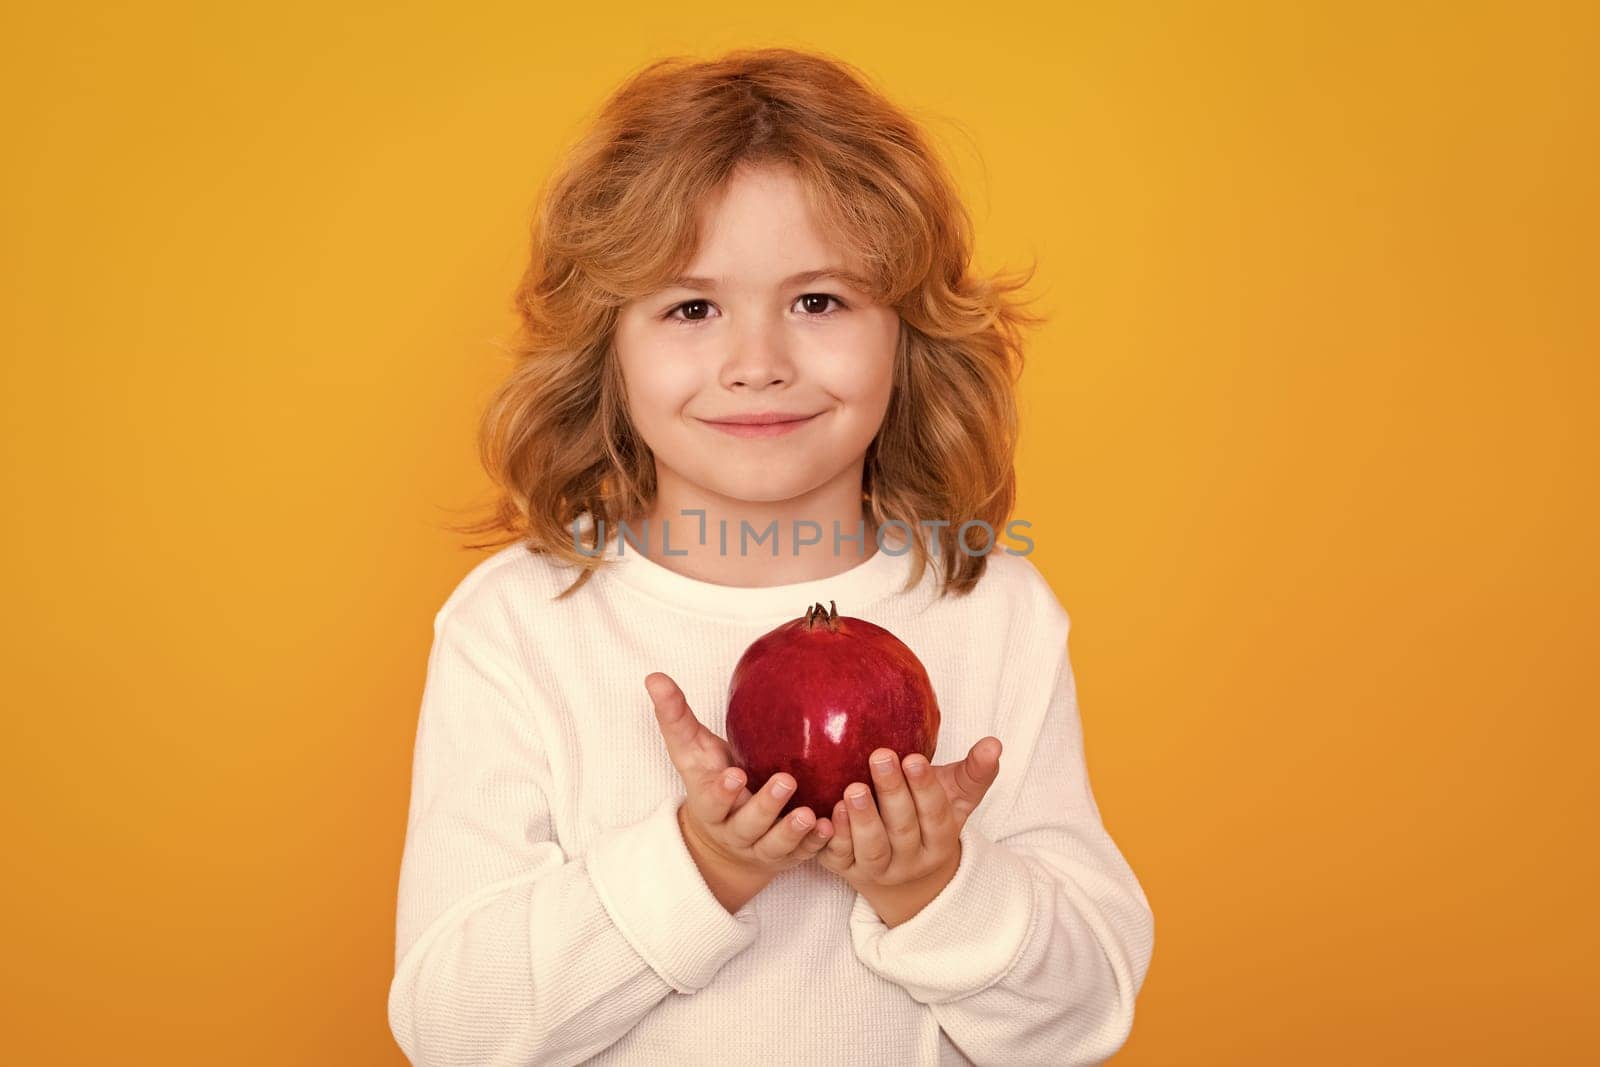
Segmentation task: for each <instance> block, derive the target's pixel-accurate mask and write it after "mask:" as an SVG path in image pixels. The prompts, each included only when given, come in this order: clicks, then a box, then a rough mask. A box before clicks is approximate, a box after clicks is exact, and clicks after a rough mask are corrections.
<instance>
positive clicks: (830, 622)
mask: <svg viewBox="0 0 1600 1067" xmlns="http://www.w3.org/2000/svg"><path fill="white" fill-rule="evenodd" d="M819 622H821V623H823V624H825V625H826V626H827V627H828V629H829V630H830V631H832V632H833V633H838V631H839V608H838V606H837V605H836V604H835V603H834V602H833V601H831V600H830V601H828V606H827V607H826V608H824V607H823V606H822V605H821V604H813V605H811V606H810V607H809V608H807V609H806V617H805V624H806V629H807V630H810V629H812V628H813V627H815V626H816V625H817V623H819Z"/></svg>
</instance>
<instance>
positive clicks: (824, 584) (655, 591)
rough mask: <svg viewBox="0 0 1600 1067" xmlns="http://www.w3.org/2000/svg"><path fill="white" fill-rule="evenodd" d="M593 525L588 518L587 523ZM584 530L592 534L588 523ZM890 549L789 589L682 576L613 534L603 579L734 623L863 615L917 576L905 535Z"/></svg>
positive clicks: (893, 533)
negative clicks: (815, 614) (826, 612)
mask: <svg viewBox="0 0 1600 1067" xmlns="http://www.w3.org/2000/svg"><path fill="white" fill-rule="evenodd" d="M584 519H585V520H586V519H587V516H585V517H584ZM580 521H581V522H583V525H582V528H583V529H584V530H585V531H587V529H588V523H587V522H586V521H583V520H580ZM884 541H885V543H886V544H887V545H888V547H889V548H890V549H893V550H894V553H898V554H892V553H891V552H888V551H885V550H884V548H883V547H880V546H878V545H874V544H872V542H871V539H870V538H868V543H867V546H866V547H870V548H872V550H873V551H872V555H870V556H868V557H866V558H865V559H863V560H862V561H861V562H860V563H857V564H856V565H855V566H853V567H851V568H850V569H849V570H846V571H841V572H840V573H838V574H835V575H833V576H832V577H828V578H815V579H812V580H810V581H804V582H790V583H788V584H785V585H760V586H739V585H720V584H718V583H716V582H707V581H702V580H701V579H699V578H691V577H689V576H688V575H686V574H679V573H678V572H677V571H674V570H670V569H668V568H667V567H664V566H662V565H661V564H660V563H657V562H656V561H655V560H653V559H651V558H650V557H648V556H645V555H642V554H641V553H640V552H639V551H638V549H636V548H635V547H634V546H633V545H632V544H622V545H621V551H620V552H619V549H618V538H617V536H616V534H615V533H613V532H611V531H607V541H606V547H605V562H604V565H603V566H602V567H601V568H600V574H601V575H610V576H611V577H612V578H613V579H614V580H616V581H617V582H619V583H621V584H622V585H625V586H628V587H629V588H631V589H634V590H636V591H638V592H640V593H643V594H645V595H647V596H650V597H652V598H654V599H656V600H658V601H661V602H663V603H665V604H668V605H670V606H672V607H676V608H680V609H683V610H685V611H692V612H696V613H698V614H702V615H710V616H715V617H721V618H728V619H781V618H791V617H793V618H799V617H800V616H801V615H804V614H805V611H806V609H807V608H809V607H810V606H811V605H813V604H824V605H826V604H827V603H828V602H829V601H830V600H831V601H834V602H836V603H837V604H838V610H839V614H841V615H859V614H860V610H861V609H862V608H865V607H866V606H868V605H870V604H875V603H877V602H878V601H879V600H882V599H883V598H884V597H886V596H888V595H889V594H890V593H893V592H895V591H896V590H898V589H900V588H902V587H903V586H904V585H905V583H906V581H907V580H908V579H909V578H910V576H911V557H912V549H911V545H910V542H909V541H907V540H905V539H904V538H903V537H901V536H900V531H898V530H890V531H889V533H888V534H886V535H885V537H884Z"/></svg>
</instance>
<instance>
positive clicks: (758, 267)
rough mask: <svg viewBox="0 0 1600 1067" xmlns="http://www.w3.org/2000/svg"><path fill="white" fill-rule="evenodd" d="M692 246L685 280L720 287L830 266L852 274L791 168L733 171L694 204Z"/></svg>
mask: <svg viewBox="0 0 1600 1067" xmlns="http://www.w3.org/2000/svg"><path fill="white" fill-rule="evenodd" d="M697 236H698V241H697V244H696V247H695V249H694V252H693V254H692V256H691V257H690V259H689V263H688V266H687V267H686V269H685V270H684V271H683V272H682V274H683V275H686V276H695V277H699V278H701V279H719V280H721V281H722V282H723V283H725V284H729V285H732V284H736V283H739V282H742V283H744V284H746V285H770V284H778V283H781V282H783V281H785V280H788V279H790V278H791V277H792V276H793V275H796V274H799V273H802V272H808V271H815V270H821V269H825V268H836V269H838V270H840V271H843V272H845V273H846V274H850V273H855V272H856V271H858V269H859V264H858V263H857V261H856V257H855V255H854V254H853V251H852V250H851V249H850V248H848V247H846V246H845V245H844V244H843V243H842V242H841V241H840V240H839V239H838V237H837V235H835V234H833V233H831V232H830V231H829V229H828V227H826V226H824V225H822V220H820V219H818V218H817V216H816V209H815V208H814V207H813V205H812V202H811V200H810V198H809V197H808V195H807V189H806V187H805V185H804V184H803V182H802V179H801V178H800V176H799V175H798V174H797V173H796V172H795V171H794V170H793V169H792V168H790V167H786V166H781V165H776V164H765V165H762V166H757V167H740V168H739V169H737V170H736V171H735V172H734V174H733V176H732V177H730V178H729V179H728V181H727V182H726V183H724V184H723V185H722V186H721V187H720V188H719V189H718V190H717V191H716V192H715V193H713V194H712V195H711V196H710V197H708V198H707V200H706V202H705V203H704V204H702V205H701V208H700V213H699V226H698V230H697Z"/></svg>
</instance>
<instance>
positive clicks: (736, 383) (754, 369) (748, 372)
mask: <svg viewBox="0 0 1600 1067" xmlns="http://www.w3.org/2000/svg"><path fill="white" fill-rule="evenodd" d="M728 339H729V341H730V342H731V343H732V349H731V350H730V351H729V352H728V355H727V358H726V359H725V360H723V364H722V374H721V378H722V385H723V387H724V388H727V389H735V388H743V389H746V390H749V389H754V390H758V391H759V390H762V389H767V388H769V387H773V386H779V385H784V384H786V383H788V382H790V381H792V380H793V379H794V370H795V368H794V363H793V361H792V360H791V359H790V355H789V345H788V341H787V339H786V338H785V337H784V335H783V326H782V323H781V321H775V320H773V319H771V318H766V317H760V316H757V317H754V318H751V319H750V320H748V321H747V322H746V323H745V328H744V329H742V330H731V331H729V338H728Z"/></svg>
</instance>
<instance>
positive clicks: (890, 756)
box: [817, 737, 1001, 891]
mask: <svg viewBox="0 0 1600 1067" xmlns="http://www.w3.org/2000/svg"><path fill="white" fill-rule="evenodd" d="M1000 751H1001V744H1000V739H999V738H997V737H985V738H983V739H982V740H981V741H979V742H978V743H977V744H975V745H973V746H972V749H971V750H970V751H969V752H968V753H967V756H966V758H965V759H961V760H957V761H956V762H954V763H944V764H940V765H939V766H930V765H929V764H928V761H927V759H926V758H925V757H923V755H922V754H921V753H920V752H912V753H910V754H908V755H907V756H906V757H905V759H904V760H903V761H902V760H901V759H899V757H898V756H897V754H896V753H895V752H894V750H892V749H888V748H880V749H877V750H875V751H874V752H873V753H872V757H871V763H872V767H871V771H870V772H869V777H871V778H872V780H873V783H874V787H875V788H876V790H877V794H878V796H877V800H876V802H874V800H873V796H872V793H873V791H872V790H871V789H868V788H867V786H866V784H865V783H862V782H852V783H851V784H850V785H849V787H848V788H846V789H845V795H844V799H842V800H840V801H839V803H838V804H836V805H835V806H834V809H833V820H834V826H835V830H836V833H835V834H834V836H833V840H832V841H830V842H829V843H828V846H827V848H826V849H824V850H823V852H822V853H821V855H820V856H819V857H818V859H817V862H818V863H820V864H821V865H822V866H824V867H826V868H827V869H828V870H830V871H833V872H834V873H836V874H838V875H839V876H840V877H842V878H843V879H844V880H845V881H846V882H848V883H850V885H851V886H853V887H854V888H856V889H858V890H863V891H865V890H872V889H879V888H889V887H895V886H907V885H912V884H914V883H918V882H924V883H930V884H931V883H934V882H937V884H938V885H940V886H942V885H944V884H945V883H946V882H948V881H949V880H950V878H951V877H952V876H953V875H954V874H955V870H956V867H957V866H958V865H959V863H960V860H961V840H960V838H961V828H962V827H963V826H965V825H966V822H967V818H968V817H969V816H970V815H971V814H972V813H973V811H974V810H975V809H976V808H977V806H978V804H979V803H980V802H982V800H983V798H984V796H985V795H987V793H988V792H989V787H990V786H992V785H993V784H994V782H995V779H996V778H998V777H999V774H1000ZM880 764H881V766H880ZM856 799H859V800H860V801H861V802H862V803H861V804H860V806H857V805H856V804H855V803H854V802H853V801H854V800H856Z"/></svg>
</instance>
